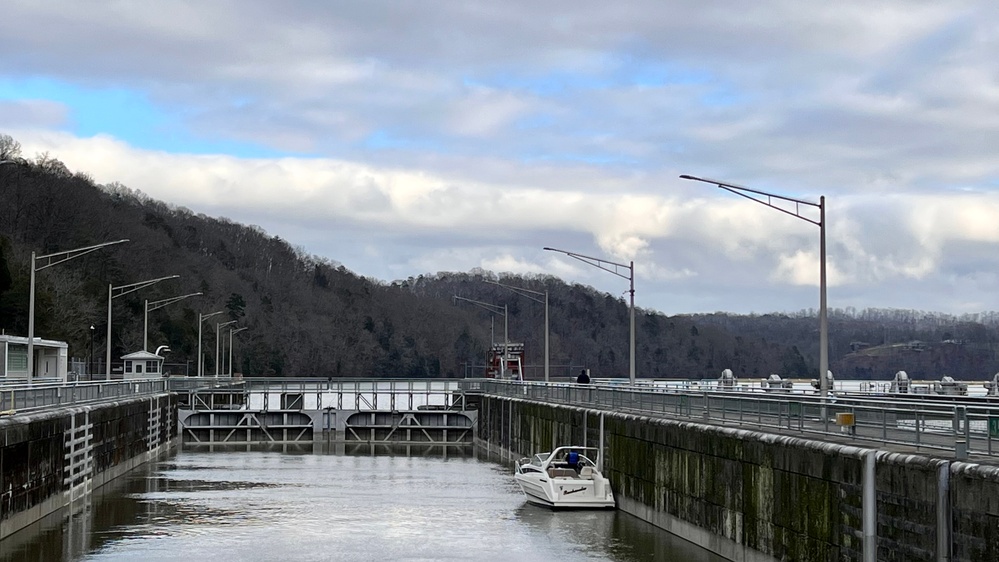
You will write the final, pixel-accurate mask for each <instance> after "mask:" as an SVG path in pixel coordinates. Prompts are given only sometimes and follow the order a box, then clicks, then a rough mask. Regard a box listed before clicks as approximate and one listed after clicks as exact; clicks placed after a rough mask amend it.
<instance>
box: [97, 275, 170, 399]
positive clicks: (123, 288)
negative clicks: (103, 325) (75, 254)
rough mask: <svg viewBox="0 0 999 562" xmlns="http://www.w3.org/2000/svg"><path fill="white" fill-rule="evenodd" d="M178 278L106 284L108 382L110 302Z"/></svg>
mask: <svg viewBox="0 0 999 562" xmlns="http://www.w3.org/2000/svg"><path fill="white" fill-rule="evenodd" d="M178 277H180V275H170V276H167V277H159V278H157V279H149V280H146V281H139V282H138V283H130V284H128V285H120V286H118V287H115V286H113V285H111V284H108V340H107V346H108V350H107V361H108V363H107V370H108V372H107V379H108V380H111V300H112V299H116V298H118V297H120V296H124V295H127V294H129V293H134V292H135V291H138V290H139V289H145V288H146V287H148V286H150V285H154V284H156V283H159V282H160V281H166V280H167V279H176V278H178ZM115 291H118V294H115Z"/></svg>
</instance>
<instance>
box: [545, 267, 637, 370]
mask: <svg viewBox="0 0 999 562" xmlns="http://www.w3.org/2000/svg"><path fill="white" fill-rule="evenodd" d="M544 249H545V250H548V251H549V252H560V253H563V254H565V255H567V256H569V257H570V258H575V259H577V260H579V261H581V262H583V263H587V264H590V265H592V266H593V267H596V268H599V269H602V270H604V271H606V272H608V273H613V274H614V275H617V276H618V277H621V278H622V279H627V280H628V282H629V283H630V286H629V289H628V292H629V293H631V305H630V306H629V307H628V308H629V315H630V316H631V319H630V320H631V321H630V323H631V330H630V333H631V335H630V338H629V340H630V341H629V350H630V353H629V355H630V359H629V361H628V379H629V380H630V381H631V384H635V262H634V261H631V262H628V264H627V265H625V264H623V263H614V262H612V261H607V260H602V259H600V258H591V257H589V256H584V255H583V254H577V253H576V252H569V251H567V250H559V249H558V248H548V247H545V248H544ZM621 269H626V270H628V275H625V274H623V273H621V271H620V270H621Z"/></svg>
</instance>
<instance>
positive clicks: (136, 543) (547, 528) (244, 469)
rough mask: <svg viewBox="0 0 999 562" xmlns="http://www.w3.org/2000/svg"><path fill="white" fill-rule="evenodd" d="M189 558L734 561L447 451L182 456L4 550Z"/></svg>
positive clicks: (7, 553) (84, 557)
mask: <svg viewBox="0 0 999 562" xmlns="http://www.w3.org/2000/svg"><path fill="white" fill-rule="evenodd" d="M436 450H437V451H438V452H439V451H440V449H436ZM182 559H183V560H196V561H203V562H224V561H240V562H242V561H272V560H294V561H329V560H347V561H353V560H358V561H364V560H378V561H388V560H405V561H419V560H475V561H491V560H517V561H518V562H530V561H546V562H550V561H552V560H613V561H653V560H679V561H695V562H699V561H703V562H718V561H720V560H722V559H721V558H718V557H716V556H713V555H711V554H709V553H707V552H705V551H703V550H701V549H699V548H697V547H695V546H693V545H690V544H689V543H687V542H685V541H682V540H680V539H678V538H676V537H674V536H672V535H670V534H668V533H665V532H663V531H661V530H659V529H657V528H655V527H653V526H651V525H648V524H646V523H644V522H642V521H640V520H638V519H636V518H634V517H631V516H629V515H627V514H624V513H621V512H617V511H599V512H597V511H560V512H553V511H550V510H548V509H544V508H539V507H535V506H532V505H528V504H526V503H525V501H524V496H523V494H521V492H520V490H519V488H517V486H516V484H514V482H513V477H512V474H511V471H510V469H508V468H506V467H504V466H501V465H499V464H496V463H492V462H488V461H485V460H479V459H476V458H474V457H471V456H463V457H458V458H455V457H454V456H453V455H448V456H447V457H445V456H443V455H441V454H440V453H438V454H437V456H433V455H426V456H405V455H393V456H387V455H382V456H372V455H333V454H311V453H306V454H290V453H281V452H249V451H241V452H236V451H229V452H219V451H214V452H196V451H181V452H179V453H178V454H177V455H176V456H174V457H172V458H170V459H168V460H165V461H163V462H159V463H156V464H152V465H150V466H149V467H148V468H147V469H143V470H139V471H136V472H133V473H132V474H130V475H129V476H126V477H123V478H121V479H119V480H117V481H116V482H115V483H114V484H113V485H112V486H109V487H105V488H104V489H102V490H100V491H99V492H98V493H95V494H94V496H93V498H92V499H91V500H90V501H89V502H87V503H83V504H80V505H78V506H77V508H76V509H75V510H74V511H73V512H72V513H70V512H69V511H68V510H67V511H65V512H63V513H60V514H57V515H56V516H54V517H51V518H50V519H49V520H47V521H43V522H41V523H38V524H35V525H33V526H32V527H29V528H28V529H25V530H24V531H21V532H19V533H17V534H15V535H13V536H11V537H9V538H8V539H6V540H4V541H2V542H0V562H8V561H10V562H13V561H39V562H42V561H44V562H50V561H64V562H69V561H95V562H96V561H102V562H103V561H115V562H118V561H133V560H139V561H142V562H157V561H167V560H169V561H173V560H182Z"/></svg>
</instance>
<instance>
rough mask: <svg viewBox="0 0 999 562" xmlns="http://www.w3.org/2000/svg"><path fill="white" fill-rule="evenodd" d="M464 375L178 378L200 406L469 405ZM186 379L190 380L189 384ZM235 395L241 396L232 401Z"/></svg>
mask: <svg viewBox="0 0 999 562" xmlns="http://www.w3.org/2000/svg"><path fill="white" fill-rule="evenodd" d="M459 382H460V381H458V380H453V379H452V380H449V379H406V380H395V379H317V378H308V379H306V378H302V379H298V378H243V379H240V380H231V381H228V380H214V379H205V381H204V382H203V384H202V386H200V387H199V386H197V385H196V384H195V383H192V382H186V383H178V385H177V386H173V384H172V383H171V389H172V390H174V391H178V392H185V391H186V392H189V393H190V396H191V398H190V400H189V402H188V403H189V404H191V407H192V408H194V409H224V408H237V409H248V410H321V409H326V408H335V409H338V410H360V411H367V410H416V409H428V408H430V409H434V408H437V409H442V408H463V407H464V405H463V403H462V402H461V397H462V396H461V394H460V392H458V391H459ZM183 384H187V385H189V386H188V387H186V388H185V387H184V386H183ZM234 394H238V395H240V397H239V399H237V400H232V399H231V397H232V395H234Z"/></svg>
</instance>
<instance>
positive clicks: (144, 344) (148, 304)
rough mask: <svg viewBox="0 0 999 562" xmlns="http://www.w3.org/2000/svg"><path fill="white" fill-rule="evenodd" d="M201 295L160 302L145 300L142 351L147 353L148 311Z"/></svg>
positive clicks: (173, 298)
mask: <svg viewBox="0 0 999 562" xmlns="http://www.w3.org/2000/svg"><path fill="white" fill-rule="evenodd" d="M200 296H201V293H191V294H188V295H182V296H179V297H170V298H168V299H163V300H160V301H153V302H149V300H148V299H147V300H146V314H145V315H144V316H143V318H142V351H149V311H150V310H156V309H158V308H163V307H164V306H166V305H168V304H173V303H175V302H177V301H182V300H184V299H186V298H188V297H200Z"/></svg>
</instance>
